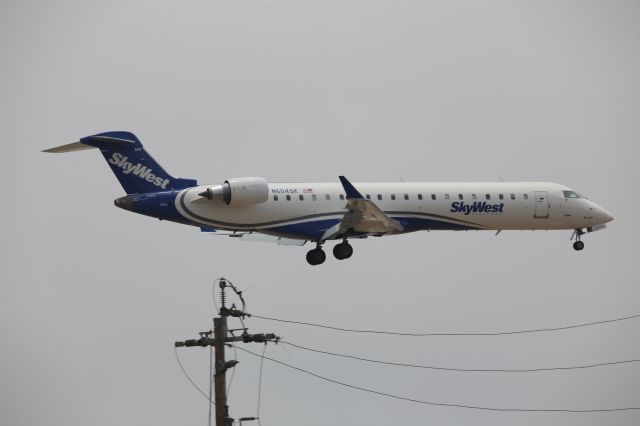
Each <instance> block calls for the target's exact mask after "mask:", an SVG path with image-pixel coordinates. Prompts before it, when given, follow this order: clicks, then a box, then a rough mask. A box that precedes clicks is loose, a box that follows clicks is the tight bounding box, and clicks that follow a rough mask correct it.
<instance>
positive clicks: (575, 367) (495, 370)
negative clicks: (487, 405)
mask: <svg viewBox="0 0 640 426" xmlns="http://www.w3.org/2000/svg"><path fill="white" fill-rule="evenodd" d="M280 343H282V344H285V345H289V346H293V347H294V348H298V349H302V350H305V351H309V352H317V353H320V354H325V355H331V356H336V357H341V358H349V359H354V360H357V361H365V362H370V363H374V364H384V365H392V366H396V367H410V368H423V369H428V370H442V371H458V372H465V373H470V372H476V373H533V372H538V371H557V370H579V369H586V368H595V367H605V366H609V365H619V364H631V363H635V362H640V359H629V360H623V361H612V362H601V363H597V364H587V365H572V366H565V367H543V368H452V367H438V366H433V365H421V364H407V363H402V362H391V361H380V360H375V359H369V358H363V357H359V356H355V355H347V354H340V353H336V352H329V351H324V350H321V349H313V348H307V347H305V346H300V345H296V344H295V343H291V342H287V341H284V340H281V341H280Z"/></svg>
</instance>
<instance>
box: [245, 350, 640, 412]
mask: <svg viewBox="0 0 640 426" xmlns="http://www.w3.org/2000/svg"><path fill="white" fill-rule="evenodd" d="M238 349H240V350H241V351H244V352H247V353H249V354H251V355H253V356H255V357H260V355H258V354H256V353H254V352H251V351H249V350H246V349H244V348H240V347H238ZM263 358H264V359H268V360H269V361H271V362H274V363H276V364H279V365H282V366H284V367H287V368H291V369H293V370H296V371H298V372H301V373H304V374H307V375H310V376H313V377H315V378H316V379H320V380H324V381H326V382H329V383H333V384H336V385H340V386H344V387H347V388H350V389H355V390H359V391H362V392H367V393H371V394H375V395H379V396H385V397H387V398H392V399H398V400H402V401H407V402H413V403H415V404H423V405H431V406H439V407H451V408H465V409H470V410H483V411H500V412H538V413H603V412H614V411H632V410H640V407H623V408H603V409H586V410H572V409H565V408H562V409H560V408H555V409H554V408H545V409H539V408H497V407H482V406H476V405H466V404H454V403H445V402H433V401H424V400H419V399H414V398H408V397H404V396H399V395H395V394H391V393H386V392H380V391H376V390H373V389H368V388H364V387H361V386H355V385H350V384H348V383H344V382H340V381H338V380H335V379H330V378H328V377H324V376H321V375H319V374H316V373H313V372H311V371H309V370H305V369H303V368H299V367H295V366H293V365H290V364H287V363H284V362H282V361H278V360H276V359H273V358H270V357H267V356H264V357H263Z"/></svg>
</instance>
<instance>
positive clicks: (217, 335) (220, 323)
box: [175, 278, 280, 426]
mask: <svg viewBox="0 0 640 426" xmlns="http://www.w3.org/2000/svg"><path fill="white" fill-rule="evenodd" d="M218 281H219V287H220V301H221V306H220V312H218V314H219V317H216V318H214V319H213V330H211V331H203V332H200V338H199V339H190V340H184V341H178V342H175V347H176V348H180V347H195V346H199V347H203V348H205V347H207V346H213V348H214V351H215V364H214V375H213V381H214V393H215V398H214V401H215V405H216V426H232V425H233V418H231V417H229V406H228V404H227V370H229V369H230V368H234V367H235V366H236V365H237V364H238V361H234V360H232V361H227V360H226V358H225V347H226V346H227V345H229V346H231V345H230V343H232V342H243V343H250V342H256V343H267V342H275V343H278V341H279V340H280V338H279V337H278V336H276V335H275V334H273V333H269V334H262V333H260V334H249V333H248V331H247V330H248V329H247V328H242V329H240V330H242V335H240V336H235V335H234V332H235V331H238V330H228V328H227V318H228V317H230V316H231V317H235V318H244V317H245V316H247V313H246V312H245V302H244V298H243V297H242V292H241V291H239V290H238V289H237V288H236V287H235V286H234V285H233V284H232V283H231V282H229V281H227V280H226V279H224V278H220V279H219V280H218ZM227 288H231V289H232V290H233V291H234V292H235V294H236V295H237V296H238V297H239V298H240V300H241V302H242V309H241V310H239V309H236V307H235V304H234V305H232V306H231V308H227V306H226V293H225V290H226V289H227ZM228 334H231V337H229V336H228ZM212 335H213V338H211V336H212ZM209 380H211V378H209ZM256 419H257V418H255V417H243V418H241V419H240V420H241V421H249V420H256Z"/></svg>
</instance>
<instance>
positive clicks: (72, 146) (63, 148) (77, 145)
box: [42, 142, 95, 154]
mask: <svg viewBox="0 0 640 426" xmlns="http://www.w3.org/2000/svg"><path fill="white" fill-rule="evenodd" d="M93 148H95V147H94V146H91V145H85V144H83V143H82V142H73V143H68V144H66V145H60V146H56V147H53V148H49V149H44V150H42V152H51V153H54V154H59V153H62V152H73V151H82V150H85V149H93Z"/></svg>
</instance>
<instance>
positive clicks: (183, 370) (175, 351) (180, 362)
mask: <svg viewBox="0 0 640 426" xmlns="http://www.w3.org/2000/svg"><path fill="white" fill-rule="evenodd" d="M173 352H174V353H175V354H176V361H178V365H179V366H180V370H182V373H183V374H184V376H185V377H186V378H187V380H188V381H189V383H191V385H192V386H193V387H194V388H196V390H197V391H198V392H200V394H202V396H204V398H205V399H206V400H207V401H209V402H210V403H211V405H216V404H215V403H214V402H213V401H212V400H211V398H209V397H208V396H207V394H206V393H205V392H204V391H203V390H202V389H200V387H199V386H198V385H196V383H195V382H194V381H193V380H192V379H191V376H189V373H187V370H185V368H184V365H182V361H180V356H179V355H178V348H173Z"/></svg>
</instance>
